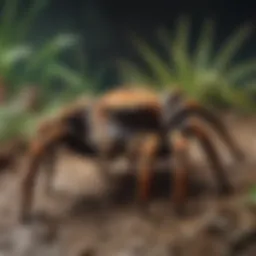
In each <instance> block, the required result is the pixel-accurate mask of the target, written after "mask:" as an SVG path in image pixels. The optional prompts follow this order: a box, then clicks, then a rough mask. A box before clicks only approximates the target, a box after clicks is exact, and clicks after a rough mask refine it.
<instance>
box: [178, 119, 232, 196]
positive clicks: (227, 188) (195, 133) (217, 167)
mask: <svg viewBox="0 0 256 256" xmlns="http://www.w3.org/2000/svg"><path fill="white" fill-rule="evenodd" d="M182 132H183V134H184V135H185V136H189V137H191V136H192V137H195V138H197V139H198V140H199V142H200V144H201V146H202V148H203V150H204V151H205V154H206V157H207V158H208V161H209V163H210V165H211V166H212V169H213V172H214V175H215V176H216V179H217V182H218V183H219V192H220V193H223V194H229V193H231V192H232V191H233V187H232V185H231V184H230V182H229V180H228V178H227V175H226V174H225V170H224V168H223V165H222V163H221V161H220V157H219V155H218V153H217V151H216V149H215V147H214V144H213V142H212V140H211V139H210V136H209V134H208V132H207V128H206V127H204V126H203V124H201V123H198V122H195V120H194V121H193V122H187V123H186V124H184V126H183V127H182Z"/></svg>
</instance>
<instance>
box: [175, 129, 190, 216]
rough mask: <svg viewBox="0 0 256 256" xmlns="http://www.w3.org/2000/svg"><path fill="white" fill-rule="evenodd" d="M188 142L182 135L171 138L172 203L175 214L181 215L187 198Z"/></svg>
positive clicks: (176, 134)
mask: <svg viewBox="0 0 256 256" xmlns="http://www.w3.org/2000/svg"><path fill="white" fill-rule="evenodd" d="M188 146H189V141H188V140H187V138H186V137H185V136H183V135H182V133H180V132H177V133H175V134H172V136H171V147H172V158H173V159H174V161H175V166H174V170H173V172H172V173H173V196H172V198H173V202H174V205H175V210H176V212H177V213H183V210H184V204H185V201H186V198H187V196H188V171H189V170H191V168H192V165H191V163H190V158H189V154H188Z"/></svg>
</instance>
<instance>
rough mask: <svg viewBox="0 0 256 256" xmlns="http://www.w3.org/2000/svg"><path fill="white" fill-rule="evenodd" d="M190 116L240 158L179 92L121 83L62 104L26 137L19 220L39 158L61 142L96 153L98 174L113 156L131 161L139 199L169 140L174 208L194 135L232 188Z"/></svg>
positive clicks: (216, 123)
mask: <svg viewBox="0 0 256 256" xmlns="http://www.w3.org/2000/svg"><path fill="white" fill-rule="evenodd" d="M191 117H197V118H199V119H201V121H207V122H208V123H209V124H211V125H212V127H213V128H214V130H215V131H216V132H217V133H218V134H219V135H220V136H221V137H222V139H223V140H224V142H226V144H227V146H228V147H229V149H230V150H231V152H232V154H233V155H234V157H235V158H241V157H242V153H241V151H240V150H239V149H238V147H237V146H236V144H235V142H234V141H233V139H232V137H231V135H230V134H229V132H228V130H227V129H226V127H225V126H224V124H222V122H221V121H220V120H219V118H218V117H217V116H215V115H214V114H213V113H212V112H211V111H209V110H207V109H206V108H205V107H203V106H201V105H200V104H198V103H196V102H193V101H190V100H186V99H185V97H184V96H183V94H182V93H181V92H179V91H176V92H173V93H170V94H168V95H167V97H165V100H164V102H163V101H162V98H161V97H160V96H159V95H157V94H156V93H155V92H154V91H150V90H146V89H132V88H121V89H116V90H113V91H110V92H107V93H106V94H104V95H103V96H102V97H99V98H98V99H94V100H93V101H92V102H90V103H89V104H88V102H87V101H84V102H83V101H82V103H80V104H74V105H73V107H67V108H66V110H65V111H64V112H63V113H62V114H60V115H59V116H56V118H54V119H53V120H51V121H48V123H46V124H44V126H41V128H40V129H39V133H38V136H36V138H35V139H34V140H33V141H32V142H31V147H30V153H29V166H28V172H27V173H26V174H25V177H24V180H23V183H22V202H21V203H22V204H21V208H22V211H21V218H22V220H25V219H26V217H27V216H28V214H29V212H30V210H31V209H30V208H31V203H32V201H31V199H32V194H33V193H32V192H33V190H32V189H33V186H34V182H35V177H36V174H37V173H38V166H39V164H40V162H41V159H42V158H44V157H45V156H48V160H49V155H50V156H51V157H50V158H51V159H52V160H53V157H54V154H53V152H54V151H55V149H56V148H57V147H58V145H59V144H60V143H65V144H66V145H68V146H69V147H70V148H71V149H72V150H74V151H75V152H77V153H83V154H85V155H89V154H90V155H92V156H94V157H96V158H97V160H98V161H99V162H100V163H102V165H101V169H102V172H103V173H104V172H108V163H109V161H110V160H111V158H112V157H114V156H118V155H121V154H122V155H124V154H125V155H126V156H127V157H128V159H129V161H133V162H134V161H136V163H137V170H138V197H139V199H140V200H142V201H147V200H148V197H149V193H150V184H151V179H152V166H153V164H154V162H155V161H156V160H157V157H158V154H159V149H160V147H162V146H163V145H164V144H165V145H166V144H168V145H169V153H170V155H171V157H173V158H174V159H175V160H176V167H175V169H174V170H173V175H174V188H173V189H174V194H173V199H174V202H175V203H176V205H177V206H178V207H179V206H181V205H182V204H183V203H184V201H185V198H186V193H187V176H188V171H189V169H190V167H191V166H190V160H189V157H188V152H187V151H188V145H189V138H190V137H195V138H197V139H198V140H199V142H200V143H201V145H202V147H203V149H204V151H205V153H206V156H207V157H208V160H209V162H210V163H211V164H212V167H213V171H214V173H215V175H216V178H217V180H218V182H219V184H220V190H221V191H223V192H229V191H231V189H232V187H231V185H230V184H229V181H228V179H227V178H226V175H225V173H224V170H223V167H222V164H221V162H220V160H219V156H218V154H217V151H216V150H215V147H214V146H213V143H212V140H211V138H210V136H209V134H208V128H206V126H205V125H204V124H203V122H200V123H199V122H195V120H194V119H191ZM175 131H177V132H176V133H175ZM170 135H171V136H170ZM49 152H50V154H49ZM50 162H51V161H50ZM51 165H52V164H51ZM51 171H52V169H51Z"/></svg>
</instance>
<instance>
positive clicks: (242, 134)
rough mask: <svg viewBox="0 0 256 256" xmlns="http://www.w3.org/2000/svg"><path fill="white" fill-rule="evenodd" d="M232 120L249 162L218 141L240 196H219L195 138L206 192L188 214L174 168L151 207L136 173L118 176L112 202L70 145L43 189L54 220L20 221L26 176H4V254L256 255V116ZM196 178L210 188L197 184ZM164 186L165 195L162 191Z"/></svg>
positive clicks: (40, 205) (42, 201)
mask: <svg viewBox="0 0 256 256" xmlns="http://www.w3.org/2000/svg"><path fill="white" fill-rule="evenodd" d="M225 121H226V123H227V125H228V126H229V127H230V129H231V131H232V134H234V135H235V137H236V139H237V141H238V143H239V145H240V146H241V147H242V148H243V150H244V152H246V161H245V162H243V163H237V162H234V159H232V158H231V157H230V155H229V154H228V151H227V150H226V148H225V147H224V146H223V144H222V143H221V142H220V141H218V139H217V138H216V143H217V145H218V149H219V151H220V155H221V157H222V158H223V160H224V164H225V167H226V169H227V172H228V175H229V178H230V180H231V181H232V184H234V186H235V188H236V193H235V195H232V196H225V197H218V196H217V195H216V184H215V180H214V179H213V175H212V172H211V171H210V170H209V167H208V164H207V163H206V161H205V159H204V158H203V156H202V152H201V151H200V150H199V148H198V145H197V144H196V143H193V145H192V146H191V153H192V156H193V159H194V161H195V163H196V167H197V168H195V170H191V176H193V179H192V182H191V192H193V191H194V189H192V187H193V186H194V187H198V188H200V189H198V191H199V193H197V194H196V193H194V196H192V195H191V198H190V200H189V202H188V205H187V215H185V216H183V215H181V216H177V215H175V214H174V212H173V207H172V202H171V199H170V196H169V195H168V191H169V189H170V186H171V182H169V175H168V173H166V172H161V173H160V174H159V175H158V176H157V177H156V180H155V185H154V186H155V189H153V190H154V191H156V192H153V191H152V193H153V196H154V198H153V199H152V202H151V203H150V207H149V208H148V209H146V211H145V210H143V209H142V208H141V207H140V206H139V205H138V204H137V203H136V201H135V200H133V199H134V197H133V194H134V188H135V180H134V176H133V175H130V176H129V175H128V176H127V177H126V176H124V175H119V176H117V177H119V178H118V179H119V183H118V184H119V187H118V190H117V191H116V192H115V195H117V197H115V199H118V200H114V201H113V200H112V201H109V200H108V197H107V196H106V195H107V194H108V189H109V187H108V186H107V185H108V184H106V182H105V181H104V180H103V179H102V178H101V175H100V173H99V170H98V169H97V168H96V165H95V164H94V163H93V161H92V160H90V159H84V158H83V159H82V158H80V157H78V156H76V155H74V154H72V153H71V152H67V151H66V150H62V151H60V155H59V159H58V162H57V167H56V168H57V173H56V176H55V177H54V181H53V184H52V187H53V190H54V191H53V192H54V193H53V195H52V196H46V194H45V191H44V178H45V177H44V175H41V177H40V182H39V186H38V189H37V195H36V200H35V212H42V211H43V212H46V213H47V216H50V217H47V218H48V221H47V222H44V221H38V222H35V223H34V224H31V225H29V226H21V225H19V224H18V223H17V220H16V217H17V211H18V207H19V181H20V175H18V174H13V173H8V171H7V172H5V173H3V174H2V175H1V180H0V191H1V193H0V256H2V255H4V256H41V255H42V256H43V255H49V256H59V255H61V256H86V255H87V256H89V255H90V256H99V255H104V256H144V255H145V256H146V255H147V256H167V255H168V256H183V255H184V256H186V255H191V256H201V255H202V256H203V255H225V256H229V255H230V256H231V255H244V256H250V255H256V206H254V205H252V204H251V203H249V202H248V200H247V198H248V197H247V192H248V189H249V188H250V187H251V186H252V185H253V184H256V118H251V117H250V118H245V117H243V118H242V117H237V116H231V115H230V116H225ZM25 160H26V159H24V163H23V164H24V165H25ZM23 164H21V167H20V170H19V173H20V174H22V172H23V169H24V166H23ZM120 164H121V163H120ZM42 173H43V172H42ZM195 182H196V183H198V184H199V185H200V184H201V185H204V186H201V187H200V186H198V185H197V186H195V185H193V184H195ZM192 185H193V186H192ZM160 190H161V191H162V194H161V196H159V194H157V193H158V192H157V191H160ZM125 194H127V195H128V197H126V198H125V197H124V195H125ZM120 198H121V199H125V200H122V201H121V200H120ZM41 217H44V218H45V217H46V216H45V215H44V216H41ZM51 231H56V232H57V233H51ZM50 235H52V237H51V236H50Z"/></svg>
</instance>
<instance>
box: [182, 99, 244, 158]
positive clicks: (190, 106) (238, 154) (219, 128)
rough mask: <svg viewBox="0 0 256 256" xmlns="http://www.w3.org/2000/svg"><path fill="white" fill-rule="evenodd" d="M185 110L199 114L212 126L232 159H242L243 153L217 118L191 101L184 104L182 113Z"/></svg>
mask: <svg viewBox="0 0 256 256" xmlns="http://www.w3.org/2000/svg"><path fill="white" fill-rule="evenodd" d="M186 109H187V111H189V112H193V113H195V114H199V115H200V116H202V117H203V118H204V119H206V120H207V121H208V122H210V123H211V124H212V125H213V126H214V130H215V131H216V132H217V133H218V134H219V135H220V136H221V137H222V139H223V140H224V141H225V143H226V144H227V146H228V148H229V150H230V151H231V153H232V154H233V156H234V158H236V159H237V160H242V159H243V158H244V154H243V152H242V151H241V150H240V149H239V147H238V146H237V145H236V143H235V140H234V139H233V138H232V136H231V134H230V132H229V131H228V128H227V127H226V126H225V125H224V123H222V121H221V120H220V118H218V117H217V116H215V115H214V114H213V113H212V112H211V111H209V110H208V109H206V108H205V107H203V106H202V105H200V104H199V103H198V102H196V101H193V100H190V101H188V102H187V103H186V106H185V109H184V111H186Z"/></svg>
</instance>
